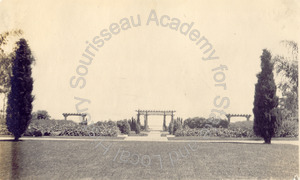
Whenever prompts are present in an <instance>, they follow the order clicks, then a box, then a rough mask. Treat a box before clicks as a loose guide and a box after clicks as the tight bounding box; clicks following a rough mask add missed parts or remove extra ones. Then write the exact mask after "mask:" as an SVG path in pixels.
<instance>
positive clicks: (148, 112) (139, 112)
mask: <svg viewBox="0 0 300 180" xmlns="http://www.w3.org/2000/svg"><path fill="white" fill-rule="evenodd" d="M136 112H137V121H140V116H141V115H144V126H145V130H146V131H147V130H148V116H152V115H154V116H155V115H156V116H164V122H166V116H171V121H172V122H173V119H174V113H175V112H176V111H157V110H136Z"/></svg>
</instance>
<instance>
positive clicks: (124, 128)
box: [117, 120, 131, 134]
mask: <svg viewBox="0 0 300 180" xmlns="http://www.w3.org/2000/svg"><path fill="white" fill-rule="evenodd" d="M117 126H118V128H119V129H120V131H121V133H123V134H129V133H130V131H131V129H130V124H129V123H128V121H127V120H121V121H117Z"/></svg>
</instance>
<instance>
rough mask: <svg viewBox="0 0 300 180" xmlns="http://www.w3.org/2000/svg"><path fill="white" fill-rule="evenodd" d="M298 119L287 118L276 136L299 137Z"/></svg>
mask: <svg viewBox="0 0 300 180" xmlns="http://www.w3.org/2000/svg"><path fill="white" fill-rule="evenodd" d="M298 128H299V125H298V121H295V120H286V121H283V122H282V124H281V127H280V128H279V130H278V132H277V134H276V136H277V137H298V132H299V131H298Z"/></svg>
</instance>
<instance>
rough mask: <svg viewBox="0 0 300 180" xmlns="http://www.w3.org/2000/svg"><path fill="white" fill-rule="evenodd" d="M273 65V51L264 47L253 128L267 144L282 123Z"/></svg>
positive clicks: (258, 76) (255, 97) (255, 99)
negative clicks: (278, 108) (278, 109)
mask: <svg viewBox="0 0 300 180" xmlns="http://www.w3.org/2000/svg"><path fill="white" fill-rule="evenodd" d="M273 67H274V65H273V63H272V62H271V53H270V52H269V51H268V50H266V49H264V50H263V54H262V55H261V72H260V73H259V74H257V78H258V82H257V84H256V85H255V96H254V108H253V114H254V125H253V130H254V132H255V134H256V135H257V136H261V137H263V138H264V141H265V143H266V144H270V143H271V138H272V137H273V136H274V135H275V132H276V130H277V129H278V128H279V125H280V118H279V113H278V111H277V106H278V97H277V96H276V85H275V82H274V75H273Z"/></svg>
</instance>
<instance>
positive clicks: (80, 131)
mask: <svg viewBox="0 0 300 180" xmlns="http://www.w3.org/2000/svg"><path fill="white" fill-rule="evenodd" d="M39 132H41V134H42V135H44V136H117V134H118V133H120V132H119V129H118V127H117V124H116V123H115V122H113V121H105V122H100V121H99V122H97V123H95V124H92V125H87V126H82V125H78V124H77V123H75V122H73V121H66V120H32V122H31V123H30V124H29V127H28V129H27V130H26V132H25V133H24V135H25V136H33V135H35V136H37V135H39V134H40V133H39Z"/></svg>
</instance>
